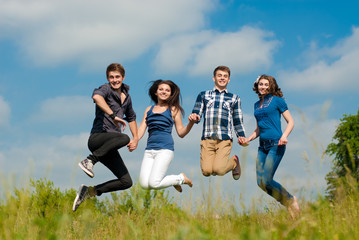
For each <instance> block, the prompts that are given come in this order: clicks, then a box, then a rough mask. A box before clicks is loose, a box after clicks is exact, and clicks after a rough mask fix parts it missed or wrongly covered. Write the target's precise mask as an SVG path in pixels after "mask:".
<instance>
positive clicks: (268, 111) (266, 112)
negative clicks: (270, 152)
mask: <svg viewBox="0 0 359 240" xmlns="http://www.w3.org/2000/svg"><path fill="white" fill-rule="evenodd" d="M286 110H288V106H287V103H286V102H285V101H284V99H283V98H281V97H277V96H273V95H271V94H268V95H266V96H265V97H264V101H263V104H262V106H261V101H260V100H259V101H258V102H256V103H255V104H254V116H255V118H256V119H257V124H258V128H259V137H260V139H261V140H279V139H280V138H281V137H282V128H281V121H280V118H281V114H282V113H283V112H285V111H286Z"/></svg>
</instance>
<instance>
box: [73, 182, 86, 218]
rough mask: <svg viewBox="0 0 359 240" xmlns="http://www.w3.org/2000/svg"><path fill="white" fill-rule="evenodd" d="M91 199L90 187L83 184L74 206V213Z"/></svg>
mask: <svg viewBox="0 0 359 240" xmlns="http://www.w3.org/2000/svg"><path fill="white" fill-rule="evenodd" d="M89 197H90V194H89V192H88V187H87V186H85V185H83V184H82V185H81V187H80V189H79V191H78V192H77V195H76V198H75V201H74V204H73V205H72V211H74V212H75V211H76V210H77V208H78V207H79V206H80V204H81V203H82V202H83V201H85V200H86V199H87V198H89Z"/></svg>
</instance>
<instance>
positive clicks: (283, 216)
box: [0, 179, 359, 240]
mask: <svg viewBox="0 0 359 240" xmlns="http://www.w3.org/2000/svg"><path fill="white" fill-rule="evenodd" d="M349 180H350V181H349ZM349 180H348V181H347V183H346V184H345V185H343V186H342V187H340V188H338V191H337V198H336V199H335V200H334V201H329V200H327V199H326V198H324V197H318V199H317V200H315V201H313V202H301V207H302V213H301V215H300V216H299V217H298V218H297V219H295V220H292V219H291V218H290V217H289V215H288V213H287V211H286V210H285V209H283V208H276V207H273V208H268V209H267V210H266V211H263V209H256V208H253V209H250V210H247V211H244V212H239V211H238V210H236V208H235V207H234V206H231V203H230V202H231V201H227V200H226V199H220V197H216V198H217V199H216V198H215V197H214V195H212V196H209V197H210V198H212V200H213V201H214V203H215V204H208V203H207V202H202V203H200V202H198V203H196V206H182V207H181V206H179V205H178V204H177V203H176V202H175V201H174V200H173V199H172V198H170V197H169V194H168V192H167V191H166V190H161V191H153V190H152V191H145V190H143V189H141V188H140V187H139V186H138V185H135V186H134V187H132V188H131V189H129V190H127V191H124V192H120V193H112V194H111V195H110V196H111V197H109V198H105V199H104V200H98V199H96V198H92V199H88V200H86V201H85V202H84V203H83V204H82V205H81V206H80V208H79V209H78V210H77V211H76V212H72V210H71V208H72V203H73V200H74V196H75V195H76V191H75V190H74V189H70V190H65V191H60V190H59V189H58V188H56V187H55V186H54V184H53V183H52V182H51V181H49V180H47V179H39V180H31V181H30V184H29V186H28V187H25V188H23V189H17V188H13V189H7V190H6V191H5V192H4V194H3V196H2V197H1V198H0V239H196V240H197V239H256V240H257V239H358V237H359V214H358V211H359V192H358V185H357V183H355V182H354V181H353V180H352V179H349ZM208 194H212V193H210V191H209V193H208Z"/></svg>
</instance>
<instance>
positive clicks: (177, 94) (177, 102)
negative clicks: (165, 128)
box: [148, 79, 184, 116]
mask: <svg viewBox="0 0 359 240" xmlns="http://www.w3.org/2000/svg"><path fill="white" fill-rule="evenodd" d="M151 83H152V86H151V87H150V89H149V90H148V95H149V96H150V98H151V99H152V101H153V102H154V103H156V104H157V103H158V98H157V95H156V92H157V89H158V86H159V85H161V84H167V85H168V86H170V88H171V96H170V97H169V98H168V100H167V104H168V106H169V108H170V109H171V108H172V107H174V108H175V109H176V110H179V111H180V112H181V114H182V116H184V110H183V108H182V107H181V102H182V96H181V90H180V88H179V87H178V86H177V85H176V84H175V83H174V82H172V81H171V80H162V79H159V80H156V81H152V82H151Z"/></svg>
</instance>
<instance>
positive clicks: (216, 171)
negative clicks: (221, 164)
mask: <svg viewBox="0 0 359 240" xmlns="http://www.w3.org/2000/svg"><path fill="white" fill-rule="evenodd" d="M226 173H227V172H226V171H224V170H223V169H220V168H218V169H217V168H214V169H213V173H212V174H214V175H218V176H224V175H225V174H226Z"/></svg>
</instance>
